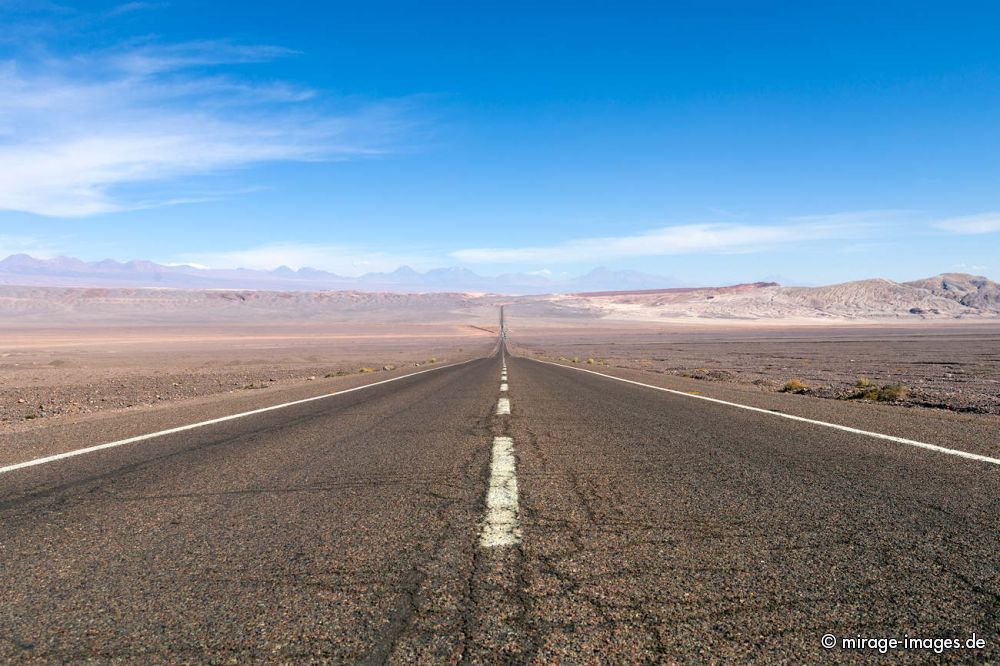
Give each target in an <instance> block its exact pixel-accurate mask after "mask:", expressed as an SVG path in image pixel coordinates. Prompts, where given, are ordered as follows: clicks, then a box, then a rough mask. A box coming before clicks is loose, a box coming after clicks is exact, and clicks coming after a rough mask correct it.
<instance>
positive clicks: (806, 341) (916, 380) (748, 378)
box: [514, 326, 1000, 414]
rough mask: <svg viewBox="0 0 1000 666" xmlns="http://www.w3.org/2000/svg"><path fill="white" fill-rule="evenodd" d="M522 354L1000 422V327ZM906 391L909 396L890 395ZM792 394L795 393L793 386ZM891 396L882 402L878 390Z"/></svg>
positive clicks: (748, 334) (636, 339)
mask: <svg viewBox="0 0 1000 666" xmlns="http://www.w3.org/2000/svg"><path fill="white" fill-rule="evenodd" d="M514 339H515V340H516V345H517V349H519V350H520V351H521V352H523V353H526V354H528V355H531V356H534V357H537V358H544V359H548V360H563V361H566V360H569V361H570V362H573V361H575V362H577V363H579V364H580V365H581V366H587V365H594V366H600V365H606V366H609V367H617V368H628V369H635V370H644V371H647V372H650V373H662V374H670V375H675V376H679V377H687V378H691V379H697V380H702V381H706V382H722V383H730V384H738V385H743V386H747V387H756V388H758V389H759V390H761V391H766V392H776V391H784V390H788V389H786V385H787V384H788V383H789V382H791V381H795V382H799V383H800V384H801V387H799V386H794V392H801V393H805V394H808V395H813V396H817V397H821V398H830V399H838V400H866V399H867V400H875V401H880V402H887V403H890V404H899V405H905V406H910V407H929V408H939V409H947V410H952V411H967V412H974V413H982V414H1000V328H998V327H986V326H970V327H948V328H943V327H935V328H926V329H902V328H844V329H819V330H813V329H803V328H799V329H786V330H775V329H772V330H729V331H719V330H715V331H697V332H695V331H685V330H679V331H678V330H667V331H660V332H638V333H637V332H629V331H608V330H604V331H597V332H590V333H588V332H583V331H569V330H565V331H548V332H533V331H527V332H525V334H522V335H519V336H517V337H515V338H514ZM893 386H900V387H901V388H902V391H901V392H900V393H896V392H893V391H892V389H891V388H890V389H888V390H885V387H893ZM789 388H792V387H789ZM879 389H883V390H882V391H881V394H878V390H879Z"/></svg>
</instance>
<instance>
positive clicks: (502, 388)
mask: <svg viewBox="0 0 1000 666" xmlns="http://www.w3.org/2000/svg"><path fill="white" fill-rule="evenodd" d="M506 390H507V383H506V382H504V383H503V384H501V385H500V392H501V393H502V392H504V391H506Z"/></svg>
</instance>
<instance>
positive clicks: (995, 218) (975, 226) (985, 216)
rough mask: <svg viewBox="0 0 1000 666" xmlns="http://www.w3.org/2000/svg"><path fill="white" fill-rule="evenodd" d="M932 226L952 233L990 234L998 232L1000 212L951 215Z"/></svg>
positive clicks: (999, 230)
mask: <svg viewBox="0 0 1000 666" xmlns="http://www.w3.org/2000/svg"><path fill="white" fill-rule="evenodd" d="M934 226H935V227H937V228H938V229H943V230H945V231H950V232H952V233H954V234H992V233H996V232H1000V212H989V213H979V214H978V215H966V216H964V217H952V218H948V219H946V220H940V221H939V222H936V223H935V224H934Z"/></svg>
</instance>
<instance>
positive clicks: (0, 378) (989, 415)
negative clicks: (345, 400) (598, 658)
mask: <svg viewBox="0 0 1000 666" xmlns="http://www.w3.org/2000/svg"><path fill="white" fill-rule="evenodd" d="M501 305H503V306H504V307H505V312H506V315H507V325H508V330H509V336H510V339H509V344H510V347H511V349H512V351H513V353H516V354H523V355H526V356H530V357H534V358H538V359H540V360H547V361H550V362H557V363H564V364H570V365H576V366H578V367H581V368H586V369H592V370H597V371H601V372H608V373H625V374H627V375H628V376H633V377H642V376H647V377H657V378H658V380H659V381H667V382H669V385H670V386H672V387H674V388H678V389H681V390H685V391H692V392H696V393H701V392H705V393H711V392H712V391H722V392H724V393H725V394H726V395H727V396H729V397H734V396H735V397H739V398H740V399H745V400H752V396H754V395H757V396H763V395H776V394H797V397H796V399H800V400H803V401H808V400H824V401H831V400H836V401H842V402H843V403H844V405H845V408H848V407H847V405H848V404H851V405H856V406H860V405H868V406H870V407H863V408H862V409H864V408H870V409H880V410H884V409H894V410H905V409H935V410H942V412H945V411H947V412H953V413H960V414H964V415H966V417H967V418H975V419H988V420H996V421H997V425H998V431H1000V287H998V286H997V285H996V284H995V283H993V282H991V281H990V280H988V279H986V278H979V277H975V276H969V275H963V274H945V275H940V276H937V277H934V278H928V279H926V280H919V281H915V282H907V283H896V282H891V281H888V280H881V279H873V280H864V281H859V282H851V283H846V284H841V285H833V286H828V287H811V288H809V287H782V286H779V285H775V284H773V283H755V284H746V285H735V286H731V287H712V288H697V289H695V288H685V289H660V290H639V291H617V292H582V293H566V294H547V295H520V296H504V295H498V294H491V293H482V292H478V293H462V292H429V293H390V292H377V293H376V292H362V291H268V290H236V289H173V288H160V289H154V288H147V287H141V288H137V287H128V286H111V287H109V286H95V287H85V286H77V287H56V286H42V285H35V286H32V285H27V286H19V285H11V284H7V285H4V286H0V434H2V435H3V438H4V440H6V443H7V444H8V445H12V444H16V441H17V439H18V438H19V437H24V435H25V433H28V432H32V431H34V432H36V434H37V431H39V430H40V429H44V428H45V427H47V426H48V425H52V424H65V423H75V422H80V421H93V420H95V419H98V420H99V419H100V418H101V417H102V415H106V414H112V413H122V412H134V413H136V414H146V413H156V412H157V411H158V410H160V411H162V410H167V409H170V408H171V406H173V405H178V404H197V403H199V401H201V402H205V401H210V402H212V403H213V404H214V405H215V407H214V409H215V410H216V412H221V413H225V412H226V410H227V409H229V410H230V411H233V410H235V409H236V407H237V406H244V405H264V404H268V403H275V402H279V401H281V400H283V399H285V398H286V397H288V396H292V397H295V396H302V395H309V394H318V393H322V392H324V391H330V390H336V389H337V388H338V387H345V386H352V385H356V384H359V383H364V382H368V381H371V380H372V378H376V379H377V378H382V377H390V376H396V375H399V374H402V373H406V372H413V371H418V370H420V369H426V368H429V367H434V366H437V365H442V364H446V363H453V362H458V361H462V360H465V359H469V358H473V357H475V356H481V355H485V354H487V353H489V352H490V351H491V349H493V347H494V345H495V340H496V334H497V329H498V313H499V309H500V306H501ZM230 406H231V407H230ZM856 408H858V407H852V409H856ZM3 432H6V434H3ZM12 438H13V439H12ZM24 441H27V440H24Z"/></svg>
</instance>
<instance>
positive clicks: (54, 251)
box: [0, 236, 61, 259]
mask: <svg viewBox="0 0 1000 666" xmlns="http://www.w3.org/2000/svg"><path fill="white" fill-rule="evenodd" d="M60 253H61V252H60V249H59V248H57V247H56V246H55V245H53V243H52V242H51V241H48V240H43V239H41V238H36V237H34V236H0V259H3V258H4V257H8V256H10V255H12V254H30V255H31V256H33V257H37V258H39V259H48V258H50V257H54V256H57V255H59V254H60Z"/></svg>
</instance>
